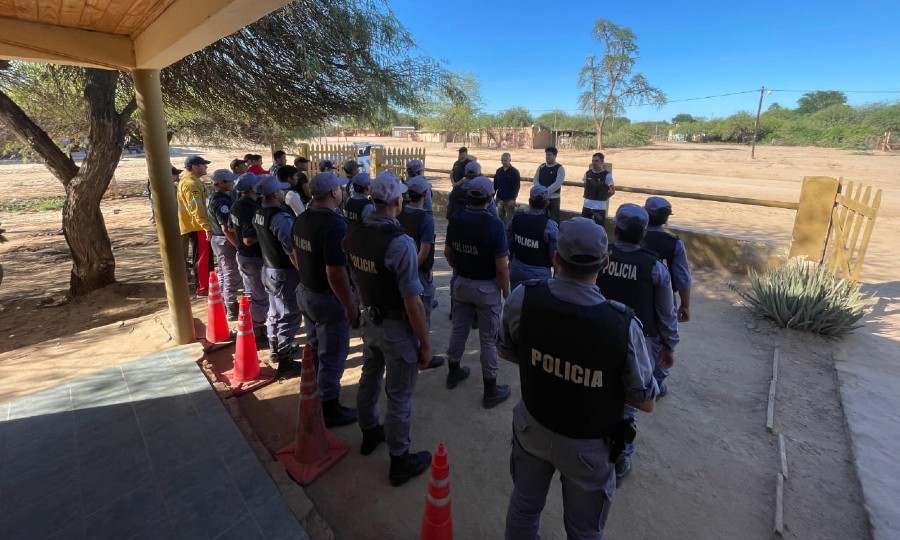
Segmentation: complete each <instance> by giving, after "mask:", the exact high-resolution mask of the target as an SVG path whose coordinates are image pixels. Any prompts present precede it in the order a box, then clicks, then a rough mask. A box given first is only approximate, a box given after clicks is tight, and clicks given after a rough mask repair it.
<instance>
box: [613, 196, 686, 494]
mask: <svg viewBox="0 0 900 540" xmlns="http://www.w3.org/2000/svg"><path fill="white" fill-rule="evenodd" d="M648 221H649V218H648V216H647V211H646V210H644V209H643V208H642V207H640V206H638V205H636V204H623V205H622V206H620V207H619V209H618V210H616V217H615V219H614V221H613V223H614V224H615V227H616V229H615V236H616V242H615V244H613V246H612V248H611V249H610V250H609V265H608V266H607V267H606V268H605V269H604V270H603V271H602V272H600V275H599V277H598V278H597V285H599V286H600V292H602V293H603V295H604V296H606V297H607V298H609V299H611V300H616V301H619V302H621V303H623V304H625V305H626V306H628V307H630V308H631V309H633V310H634V314H635V316H636V317H637V318H638V319H640V321H641V324H642V325H643V329H644V337H645V341H646V344H647V351H648V352H649V353H650V358H651V359H652V360H653V366H654V369H657V368H663V369H669V368H670V367H672V364H674V363H675V352H674V351H675V346H676V345H678V341H679V337H678V323H677V322H676V320H675V306H674V299H673V296H672V284H671V278H670V277H669V271H668V270H666V267H665V265H663V264H662V263H661V262H659V259H658V257H657V255H656V253H654V252H652V251H649V250H646V249H644V248H642V247H641V246H640V242H641V239H642V238H643V237H644V231H645V230H646V229H647V223H648ZM665 395H666V385H665V383H663V384H660V385H659V396H658V397H663V396H665ZM625 412H626V416H628V417H631V418H634V416H635V415H636V414H637V411H636V410H635V409H634V408H633V407H627V406H626V408H625ZM633 453H634V445H633V444H628V445H627V447H626V448H625V452H623V454H622V456H621V457H620V458H619V461H618V462H616V481H617V482H618V483H621V482H622V480H624V479H625V477H626V476H628V474H629V473H630V472H631V467H632V464H631V456H632V454H633Z"/></svg>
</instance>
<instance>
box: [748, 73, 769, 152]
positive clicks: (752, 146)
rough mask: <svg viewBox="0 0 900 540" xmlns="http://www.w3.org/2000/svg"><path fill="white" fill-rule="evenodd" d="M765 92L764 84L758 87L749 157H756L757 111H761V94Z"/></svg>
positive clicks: (757, 135) (757, 136)
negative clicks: (757, 100) (757, 102)
mask: <svg viewBox="0 0 900 540" xmlns="http://www.w3.org/2000/svg"><path fill="white" fill-rule="evenodd" d="M765 92H766V87H765V86H760V87H759V105H758V106H757V107H756V125H755V126H753V143H752V144H751V145H750V159H756V139H758V138H759V113H760V111H762V100H763V94H764V93H765Z"/></svg>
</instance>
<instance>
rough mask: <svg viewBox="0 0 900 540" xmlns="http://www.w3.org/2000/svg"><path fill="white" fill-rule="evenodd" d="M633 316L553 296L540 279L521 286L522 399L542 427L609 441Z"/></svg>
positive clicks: (621, 399)
mask: <svg viewBox="0 0 900 540" xmlns="http://www.w3.org/2000/svg"><path fill="white" fill-rule="evenodd" d="M632 316H633V315H632V312H631V310H630V309H628V308H626V307H625V306H623V305H621V304H618V305H617V306H614V305H613V304H612V303H611V302H602V303H600V304H596V305H593V306H581V305H577V304H572V303H570V302H565V301H563V300H560V299H558V298H556V297H555V296H553V294H552V293H551V292H550V286H549V285H548V284H547V282H546V281H540V282H538V283H536V284H531V283H530V282H529V284H527V285H526V286H525V296H524V300H523V303H522V315H521V319H520V322H519V333H518V334H519V346H518V351H517V353H518V354H517V357H518V360H519V377H520V379H521V381H522V401H523V402H525V407H526V408H527V409H528V412H529V413H530V414H531V416H533V417H534V419H535V420H537V421H538V422H540V424H541V425H542V426H544V427H545V428H547V429H549V430H551V431H553V432H555V433H559V434H560V435H564V436H566V437H571V438H573V439H600V438H604V437H608V436H610V435H611V434H612V433H613V432H614V430H615V429H616V427H617V426H618V425H619V424H620V423H621V422H622V413H623V411H624V405H625V386H624V384H623V383H622V371H623V366H624V364H625V361H626V359H627V357H628V335H629V334H628V330H629V326H630V325H631V319H632Z"/></svg>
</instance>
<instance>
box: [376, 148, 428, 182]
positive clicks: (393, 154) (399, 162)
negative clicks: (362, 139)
mask: <svg viewBox="0 0 900 540" xmlns="http://www.w3.org/2000/svg"><path fill="white" fill-rule="evenodd" d="M413 159H418V160H421V161H422V163H423V164H424V163H425V148H373V149H372V173H373V174H372V175H373V176H375V175H376V174H378V173H380V172H382V171H385V170H387V171H391V172H392V173H394V174H396V175H397V177H398V178H400V179H401V180H405V179H406V164H407V163H408V162H409V161H410V160H413Z"/></svg>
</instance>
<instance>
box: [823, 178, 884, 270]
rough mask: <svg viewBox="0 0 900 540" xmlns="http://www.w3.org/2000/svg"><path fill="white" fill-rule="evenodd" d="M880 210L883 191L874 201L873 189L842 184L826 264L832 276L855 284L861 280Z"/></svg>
mask: <svg viewBox="0 0 900 540" xmlns="http://www.w3.org/2000/svg"><path fill="white" fill-rule="evenodd" d="M880 206H881V190H880V189H877V190H875V197H874V198H872V187H871V186H863V185H862V184H854V183H853V182H847V183H846V184H844V182H841V183H840V187H839V188H838V194H837V196H836V197H835V200H834V206H833V208H832V210H831V224H830V226H829V228H828V234H827V236H826V239H825V242H826V246H825V250H824V255H823V261H822V262H825V263H826V264H828V267H829V268H830V269H831V271H832V272H834V273H835V274H838V275H840V276H843V277H845V278H847V279H850V280H852V281H858V280H859V274H860V272H861V271H862V265H863V261H864V259H865V257H866V250H867V249H868V247H869V240H871V238H872V229H873V228H874V226H875V218H876V216H878V208H879V207H880Z"/></svg>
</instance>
